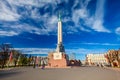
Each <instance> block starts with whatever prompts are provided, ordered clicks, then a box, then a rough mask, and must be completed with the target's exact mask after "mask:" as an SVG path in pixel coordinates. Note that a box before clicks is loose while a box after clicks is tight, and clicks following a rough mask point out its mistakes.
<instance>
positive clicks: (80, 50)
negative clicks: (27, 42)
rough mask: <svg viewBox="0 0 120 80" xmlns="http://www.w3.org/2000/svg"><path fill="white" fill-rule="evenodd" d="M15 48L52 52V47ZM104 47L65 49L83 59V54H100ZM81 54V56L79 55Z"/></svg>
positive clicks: (103, 51) (35, 52)
mask: <svg viewBox="0 0 120 80" xmlns="http://www.w3.org/2000/svg"><path fill="white" fill-rule="evenodd" d="M14 49H15V50H19V51H20V52H22V53H23V54H48V53H49V52H54V51H55V49H53V48H14ZM106 52H107V50H106V49H85V48H77V49H66V54H68V55H69V56H70V54H71V53H75V57H76V58H77V59H85V55H86V54H89V53H92V54H101V53H106ZM79 55H81V56H82V57H79Z"/></svg>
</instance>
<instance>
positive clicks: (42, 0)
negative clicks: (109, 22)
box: [0, 0, 110, 36]
mask: <svg viewBox="0 0 120 80" xmlns="http://www.w3.org/2000/svg"><path fill="white" fill-rule="evenodd" d="M90 1H91V0H85V1H81V0H80V1H79V0H75V3H74V6H73V7H72V8H71V10H72V17H71V18H70V17H68V18H66V17H65V18H64V19H63V22H67V21H73V22H74V23H75V26H71V25H68V27H67V28H66V29H67V33H68V34H73V33H74V32H75V33H78V31H79V30H82V31H85V32H91V31H92V30H94V31H97V32H110V31H109V30H108V29H106V28H105V27H104V26H103V23H104V20H103V17H104V4H105V1H104V0H97V4H96V5H97V6H96V11H95V15H94V16H90V14H89V11H88V9H87V6H88V4H89V2H90ZM61 2H63V1H59V0H58V1H56V0H48V1H46V0H1V1H0V7H1V8H0V15H2V16H1V17H0V20H1V21H10V22H11V21H16V22H19V19H21V18H23V17H25V16H27V17H29V18H32V19H33V20H35V21H36V20H39V21H42V22H43V25H41V24H40V25H41V26H39V27H38V26H32V25H30V24H29V23H22V24H21V23H17V24H9V25H7V23H5V24H3V26H2V29H1V31H3V32H4V31H5V30H6V29H5V28H4V27H7V26H9V27H7V28H9V31H12V32H15V33H16V34H13V36H14V35H19V34H21V33H23V32H29V33H34V34H38V35H41V34H47V35H49V34H51V33H53V34H55V33H56V32H57V21H58V20H57V16H56V14H55V13H54V10H55V9H56V8H57V7H58V6H57V4H59V3H61ZM65 2H66V3H68V0H66V1H65ZM48 3H49V4H51V5H52V15H50V14H49V13H51V12H46V13H44V14H43V15H41V14H40V12H39V8H42V7H44V9H43V10H47V8H49V6H48V5H47V4H48ZM78 5H79V6H80V8H78V9H74V8H75V7H76V6H78ZM18 7H22V8H25V9H26V11H23V12H22V11H21V12H19V11H18ZM32 7H34V9H33V8H32ZM68 13H69V12H68ZM66 14H67V12H66ZM80 19H82V20H83V21H84V25H85V26H88V28H86V27H84V26H82V24H83V23H82V22H80V21H79V20H80ZM40 27H42V28H40ZM23 28H24V29H23ZM1 36H2V35H1ZM4 36H5V35H4ZM6 36H7V35H6ZM11 36H12V34H11Z"/></svg>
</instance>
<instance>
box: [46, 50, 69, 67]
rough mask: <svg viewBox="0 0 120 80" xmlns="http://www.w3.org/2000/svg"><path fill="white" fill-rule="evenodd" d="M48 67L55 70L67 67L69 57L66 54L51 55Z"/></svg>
mask: <svg viewBox="0 0 120 80" xmlns="http://www.w3.org/2000/svg"><path fill="white" fill-rule="evenodd" d="M48 58H49V59H48V66H49V67H53V68H62V67H67V55H66V54H65V53H55V52H53V53H49V55H48Z"/></svg>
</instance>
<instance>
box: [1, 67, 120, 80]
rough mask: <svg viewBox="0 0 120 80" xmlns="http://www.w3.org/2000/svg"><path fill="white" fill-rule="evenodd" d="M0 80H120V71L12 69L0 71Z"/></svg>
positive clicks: (104, 69)
mask: <svg viewBox="0 0 120 80" xmlns="http://www.w3.org/2000/svg"><path fill="white" fill-rule="evenodd" d="M0 80H120V71H119V70H113V69H109V68H100V67H73V68H61V69H57V68H46V69H44V70H42V69H40V68H35V69H34V68H32V67H26V68H14V69H10V70H0Z"/></svg>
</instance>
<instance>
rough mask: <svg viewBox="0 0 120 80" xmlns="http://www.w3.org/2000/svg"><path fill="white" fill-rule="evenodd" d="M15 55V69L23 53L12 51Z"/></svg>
mask: <svg viewBox="0 0 120 80" xmlns="http://www.w3.org/2000/svg"><path fill="white" fill-rule="evenodd" d="M12 53H13V63H14V67H16V64H17V62H18V58H19V56H20V55H21V53H20V52H19V51H18V50H12Z"/></svg>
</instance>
